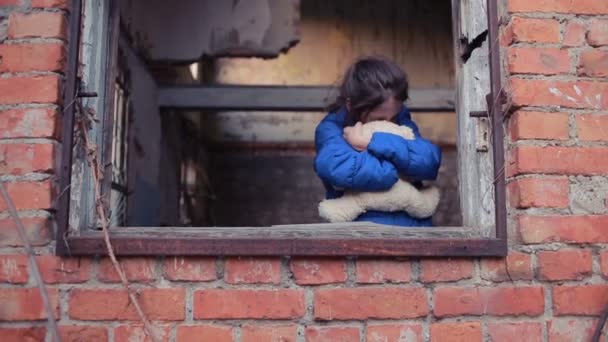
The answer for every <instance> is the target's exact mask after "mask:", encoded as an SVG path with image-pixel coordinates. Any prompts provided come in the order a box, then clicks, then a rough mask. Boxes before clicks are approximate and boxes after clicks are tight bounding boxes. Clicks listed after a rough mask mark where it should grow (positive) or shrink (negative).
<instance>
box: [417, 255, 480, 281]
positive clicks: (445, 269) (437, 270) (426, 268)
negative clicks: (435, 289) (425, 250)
mask: <svg viewBox="0 0 608 342" xmlns="http://www.w3.org/2000/svg"><path fill="white" fill-rule="evenodd" d="M420 268H421V270H420V281H422V282H424V283H430V282H440V281H457V280H462V279H469V278H471V277H472V276H473V261H472V260H471V259H423V260H421V261H420Z"/></svg>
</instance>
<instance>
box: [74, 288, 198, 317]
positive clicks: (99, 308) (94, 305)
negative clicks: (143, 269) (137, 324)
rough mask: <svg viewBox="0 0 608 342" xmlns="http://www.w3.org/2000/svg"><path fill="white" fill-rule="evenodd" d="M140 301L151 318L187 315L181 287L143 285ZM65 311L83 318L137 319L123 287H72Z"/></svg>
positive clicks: (139, 294) (139, 296)
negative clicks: (152, 287)
mask: <svg viewBox="0 0 608 342" xmlns="http://www.w3.org/2000/svg"><path fill="white" fill-rule="evenodd" d="M137 298H138V300H139V304H140V305H141V307H142V310H143V311H144V313H145V314H146V316H147V317H148V319H150V320H156V321H181V320H184V319H185V317H186V308H185V307H186V303H185V302H186V299H185V298H186V292H185V289H183V288H175V289H168V288H164V289H142V290H139V292H138V297H137ZM68 305H69V308H68V315H69V317H70V318H72V319H77V320H83V321H89V320H94V321H115V320H130V321H133V320H135V321H136V320H139V316H138V315H137V313H136V311H135V308H134V307H133V305H132V304H131V303H130V300H129V296H128V294H127V292H126V291H125V290H122V289H120V290H119V289H72V290H71V291H70V297H69V304H68Z"/></svg>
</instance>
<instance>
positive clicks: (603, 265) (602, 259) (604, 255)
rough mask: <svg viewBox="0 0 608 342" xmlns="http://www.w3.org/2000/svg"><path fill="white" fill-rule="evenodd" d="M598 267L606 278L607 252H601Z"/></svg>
mask: <svg viewBox="0 0 608 342" xmlns="http://www.w3.org/2000/svg"><path fill="white" fill-rule="evenodd" d="M600 268H601V272H602V276H604V278H606V279H608V252H602V253H601V254H600Z"/></svg>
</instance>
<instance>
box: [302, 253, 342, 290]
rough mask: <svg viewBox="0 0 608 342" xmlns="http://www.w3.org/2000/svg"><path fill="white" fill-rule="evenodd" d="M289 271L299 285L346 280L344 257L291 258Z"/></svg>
mask: <svg viewBox="0 0 608 342" xmlns="http://www.w3.org/2000/svg"><path fill="white" fill-rule="evenodd" d="M290 267H291V272H293V276H294V279H295V282H296V283H297V284H299V285H319V284H330V283H342V282H345V281H346V263H345V261H344V259H321V258H319V259H314V258H313V259H311V258H307V259H293V260H292V261H291V265H290Z"/></svg>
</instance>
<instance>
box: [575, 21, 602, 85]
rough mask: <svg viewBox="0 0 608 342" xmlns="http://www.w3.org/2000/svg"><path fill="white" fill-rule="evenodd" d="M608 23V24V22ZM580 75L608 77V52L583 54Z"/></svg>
mask: <svg viewBox="0 0 608 342" xmlns="http://www.w3.org/2000/svg"><path fill="white" fill-rule="evenodd" d="M606 23H607V24H608V21H607V22H606ZM578 74H579V75H582V76H590V77H608V51H603V50H590V51H584V52H581V58H580V64H579V67H578Z"/></svg>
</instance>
